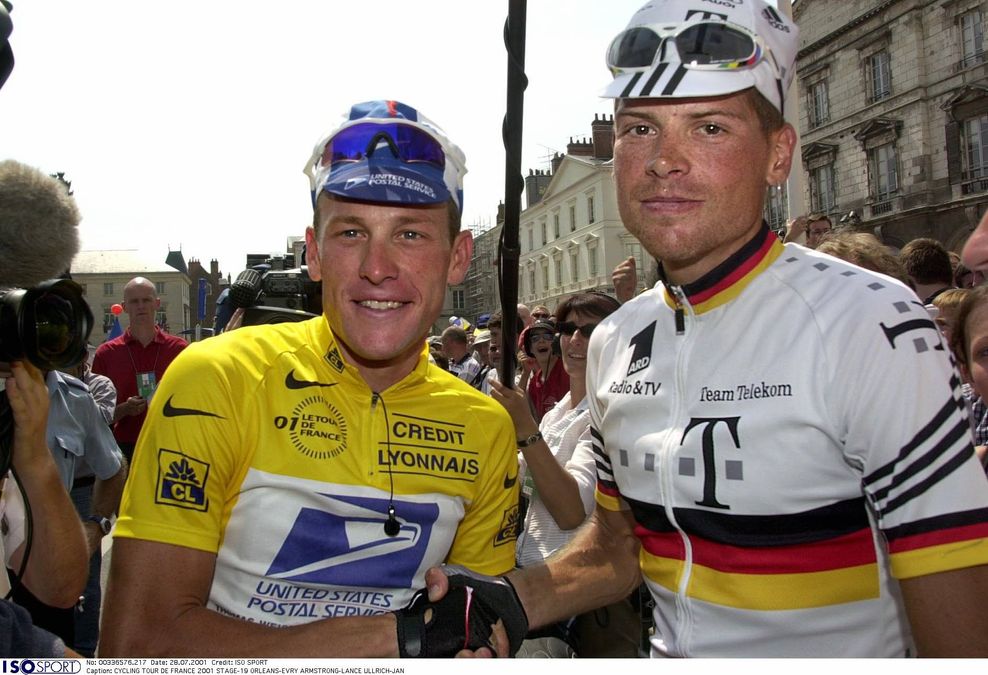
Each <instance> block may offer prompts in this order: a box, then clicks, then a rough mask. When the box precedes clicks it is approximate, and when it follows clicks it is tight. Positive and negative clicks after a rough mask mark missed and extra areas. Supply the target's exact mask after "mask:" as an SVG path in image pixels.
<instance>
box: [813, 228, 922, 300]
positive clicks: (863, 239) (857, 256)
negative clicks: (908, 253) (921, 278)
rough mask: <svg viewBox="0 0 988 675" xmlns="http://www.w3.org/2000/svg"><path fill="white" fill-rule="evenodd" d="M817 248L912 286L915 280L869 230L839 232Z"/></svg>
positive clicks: (821, 251)
mask: <svg viewBox="0 0 988 675" xmlns="http://www.w3.org/2000/svg"><path fill="white" fill-rule="evenodd" d="M816 250H817V251H819V252H820V253H826V254H828V255H832V256H834V257H835V258H840V259H841V260H846V261H847V262H850V263H854V264H855V265H857V266H858V267H864V268H865V269H866V270H871V271H872V272H878V273H879V274H885V275H887V276H890V277H892V278H893V279H896V280H898V281H901V282H902V283H904V284H905V285H907V286H909V287H910V288H912V286H913V282H912V279H910V278H909V275H908V274H906V269H905V267H903V265H902V262H901V261H900V260H899V259H898V258H897V257H896V256H895V255H893V254H892V252H891V251H890V250H889V249H888V247H887V246H885V245H884V244H882V243H881V242H880V241H878V238H877V237H876V236H875V235H873V234H870V233H868V232H837V233H835V234H831V235H830V236H828V237H827V238H826V239H824V240H823V241H822V242H821V243H820V245H819V246H817V247H816Z"/></svg>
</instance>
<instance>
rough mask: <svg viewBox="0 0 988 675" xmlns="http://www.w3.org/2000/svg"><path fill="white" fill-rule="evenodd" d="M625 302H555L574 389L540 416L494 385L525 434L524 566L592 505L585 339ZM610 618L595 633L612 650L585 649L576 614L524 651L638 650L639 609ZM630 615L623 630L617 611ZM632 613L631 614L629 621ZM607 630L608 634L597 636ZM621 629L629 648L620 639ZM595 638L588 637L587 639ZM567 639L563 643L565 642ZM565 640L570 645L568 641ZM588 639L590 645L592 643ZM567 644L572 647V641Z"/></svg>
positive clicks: (533, 637)
mask: <svg viewBox="0 0 988 675" xmlns="http://www.w3.org/2000/svg"><path fill="white" fill-rule="evenodd" d="M618 306H619V303H618V302H617V300H615V299H614V298H611V297H610V296H607V295H604V294H603V293H581V294H577V295H573V296H570V297H569V298H568V299H566V300H565V301H563V303H562V304H560V305H559V307H558V308H557V309H556V316H555V318H556V321H557V326H558V327H559V331H560V351H561V357H562V363H563V367H564V368H565V369H566V374H567V375H568V376H569V391H567V392H566V394H565V395H564V396H563V398H562V399H561V400H560V401H559V403H557V404H556V405H555V406H554V407H553V408H552V410H550V411H549V412H548V413H546V415H545V417H543V418H542V421H541V423H536V421H535V418H534V417H533V416H532V411H531V407H530V406H529V403H528V399H527V397H526V396H525V393H524V392H523V391H519V390H517V389H508V388H507V387H504V386H503V385H501V384H500V383H496V384H494V385H493V387H494V392H493V394H492V395H493V396H494V398H495V399H496V400H497V401H498V402H499V403H501V404H502V405H504V407H505V408H506V409H507V411H508V412H509V413H510V414H511V419H512V421H513V422H514V424H515V430H516V431H517V432H518V436H519V438H522V439H524V440H523V441H522V443H521V445H520V446H519V449H520V450H521V458H520V464H521V469H520V470H519V474H518V475H519V478H520V480H521V481H522V494H523V495H524V498H523V499H524V500H525V501H527V508H526V509H525V510H524V519H523V521H522V526H521V534H520V535H519V538H518V553H517V555H516V558H517V564H518V566H519V567H525V566H528V565H533V564H537V563H541V562H542V561H544V560H545V559H546V558H548V557H549V556H550V555H552V554H553V553H555V552H556V551H557V550H558V549H559V548H561V547H562V546H563V545H564V544H565V543H566V542H568V541H569V540H570V539H572V538H573V535H574V533H575V531H576V528H577V527H578V526H580V525H582V524H583V521H584V520H586V518H587V515H588V514H589V513H590V512H591V511H592V510H593V503H594V499H593V495H594V486H595V484H596V471H595V463H594V454H593V451H592V449H591V443H590V412H589V410H588V408H587V399H586V391H587V389H586V368H587V344H588V342H589V339H590V334H591V333H593V330H594V328H595V327H596V326H597V324H598V323H599V322H600V321H601V319H603V318H604V317H606V316H607V315H609V314H610V313H611V312H613V311H614V310H615V309H617V307H618ZM609 609H610V612H609V619H610V620H609V621H608V622H605V625H604V626H595V627H594V628H595V629H596V630H595V631H587V630H584V631H583V633H584V635H585V636H587V635H588V634H589V633H590V632H597V633H601V634H604V635H600V636H595V637H597V638H598V639H597V640H596V642H598V643H602V642H603V643H608V642H609V643H610V644H609V645H608V647H609V651H608V652H606V653H601V652H600V651H599V648H598V651H597V652H594V653H591V652H590V651H587V650H582V651H581V649H580V646H579V645H580V644H581V641H580V640H579V639H578V637H577V634H576V632H575V631H576V621H575V620H566V621H563V622H559V623H556V624H553V625H552V626H550V627H548V628H546V629H542V630H539V631H535V632H533V633H532V634H530V635H529V640H528V641H526V645H525V647H523V648H522V651H521V652H519V655H520V656H530V655H533V654H535V653H539V652H540V651H544V652H546V653H549V654H553V655H564V656H565V655H572V652H573V651H574V650H575V651H576V652H577V653H578V654H579V655H580V656H634V655H636V653H637V650H638V640H639V635H640V631H639V624H638V616H637V614H636V612H635V611H634V610H632V609H631V608H630V607H629V606H628V605H627V603H626V601H624V602H622V603H617V605H615V606H614V607H611V608H609ZM619 616H620V617H623V618H624V619H626V620H625V621H623V622H621V627H624V628H627V627H628V626H629V624H630V630H626V631H625V632H624V634H623V635H622V633H621V632H620V631H619V630H618V623H619V622H618V621H617V619H618V617H619ZM628 618H630V619H631V621H630V622H629V621H627V619H628ZM601 637H603V640H600V639H599V638H601ZM622 637H625V638H627V639H625V640H624V645H625V647H626V649H625V650H624V652H623V653H622V652H620V651H619V650H620V649H621V645H618V644H614V643H615V642H617V641H620V640H621V638H622ZM589 641H590V640H587V639H586V638H585V639H584V640H583V642H584V643H588V642H589ZM560 643H564V644H560ZM564 645H565V646H564ZM588 646H589V645H588ZM566 647H568V648H569V649H566Z"/></svg>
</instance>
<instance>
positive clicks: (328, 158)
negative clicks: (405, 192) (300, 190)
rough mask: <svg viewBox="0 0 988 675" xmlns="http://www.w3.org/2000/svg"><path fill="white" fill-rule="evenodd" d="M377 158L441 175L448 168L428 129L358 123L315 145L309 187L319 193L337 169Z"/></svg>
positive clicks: (391, 123) (405, 123)
mask: <svg viewBox="0 0 988 675" xmlns="http://www.w3.org/2000/svg"><path fill="white" fill-rule="evenodd" d="M374 157H377V158H378V159H384V160H392V161H393V160H395V159H397V160H399V161H401V162H403V163H406V164H426V165H429V166H432V167H433V168H435V169H436V170H438V171H439V174H440V176H441V175H442V174H443V172H444V171H445V168H446V150H445V148H444V146H443V144H442V142H441V141H440V140H439V139H438V138H436V137H435V136H434V135H433V134H432V133H431V132H430V131H429V130H428V129H427V128H426V127H425V126H423V125H421V124H419V123H417V122H411V121H407V120H405V121H397V120H385V121H381V122H377V121H359V122H354V123H352V124H349V125H346V126H344V127H342V128H340V129H338V130H336V131H334V132H333V133H331V134H330V135H329V136H327V137H326V138H324V139H322V140H321V141H319V143H317V144H316V146H315V149H314V150H313V153H312V157H311V158H310V159H309V162H308V164H307V165H306V168H305V173H306V174H307V175H308V176H309V187H310V188H311V190H312V191H313V193H318V191H319V190H321V189H322V187H323V185H325V184H326V181H327V179H328V178H329V176H330V175H331V174H332V173H333V171H334V170H335V169H336V168H337V167H340V168H342V167H343V166H345V165H349V164H353V163H356V162H365V161H368V160H370V159H372V158H374ZM454 164H455V162H454Z"/></svg>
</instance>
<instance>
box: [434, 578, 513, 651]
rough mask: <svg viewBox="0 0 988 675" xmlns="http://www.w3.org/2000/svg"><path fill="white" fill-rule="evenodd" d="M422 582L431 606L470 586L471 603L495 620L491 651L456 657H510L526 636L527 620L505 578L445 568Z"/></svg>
mask: <svg viewBox="0 0 988 675" xmlns="http://www.w3.org/2000/svg"><path fill="white" fill-rule="evenodd" d="M425 582H426V585H427V587H428V592H429V600H430V601H432V602H439V601H440V600H441V599H442V598H443V597H444V596H445V595H446V594H447V593H448V592H449V591H450V589H451V588H456V587H459V586H469V587H471V588H473V590H474V602H477V603H481V604H483V605H484V606H486V607H487V609H488V611H489V612H492V613H493V615H494V616H496V617H498V621H497V623H495V624H494V625H493V626H492V627H491V628H492V631H491V637H490V645H491V647H493V650H491V649H490V648H487V647H481V648H480V649H476V650H471V649H464V650H461V651H460V652H458V653H457V654H456V656H457V657H480V658H485V657H491V656H498V657H506V656H513V655H514V654H515V653H516V652H517V651H518V648H519V647H521V643H522V641H523V640H524V639H525V634H526V633H528V616H527V615H526V613H525V608H524V606H522V604H521V600H520V599H519V598H518V595H517V593H515V590H514V586H512V585H511V582H510V581H508V580H507V578H506V577H489V576H485V575H483V574H476V573H474V572H471V571H470V570H468V569H466V568H464V567H460V566H458V565H444V566H443V567H432V568H430V569H429V570H428V571H426V573H425Z"/></svg>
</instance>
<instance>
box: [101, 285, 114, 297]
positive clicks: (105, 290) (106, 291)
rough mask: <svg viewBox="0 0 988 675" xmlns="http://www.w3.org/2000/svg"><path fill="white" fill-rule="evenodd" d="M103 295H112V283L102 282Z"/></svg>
mask: <svg viewBox="0 0 988 675" xmlns="http://www.w3.org/2000/svg"><path fill="white" fill-rule="evenodd" d="M103 295H113V284H103Z"/></svg>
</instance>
